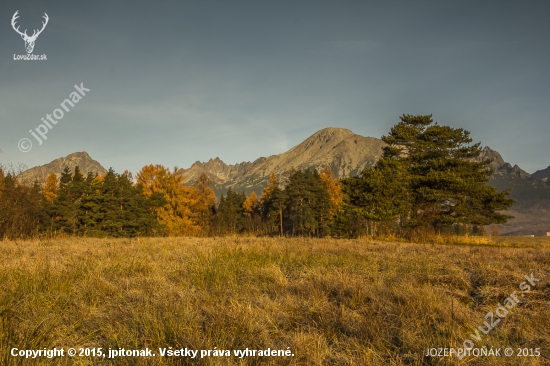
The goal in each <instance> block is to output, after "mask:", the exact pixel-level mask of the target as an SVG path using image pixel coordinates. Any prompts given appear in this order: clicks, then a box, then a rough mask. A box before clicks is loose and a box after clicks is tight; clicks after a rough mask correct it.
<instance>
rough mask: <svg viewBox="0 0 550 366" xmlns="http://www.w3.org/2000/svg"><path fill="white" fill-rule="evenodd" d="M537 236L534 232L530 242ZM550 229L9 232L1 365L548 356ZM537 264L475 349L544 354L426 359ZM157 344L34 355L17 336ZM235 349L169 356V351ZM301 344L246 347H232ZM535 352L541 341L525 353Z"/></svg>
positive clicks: (509, 361) (464, 332)
mask: <svg viewBox="0 0 550 366" xmlns="http://www.w3.org/2000/svg"><path fill="white" fill-rule="evenodd" d="M531 239H533V240H531ZM549 239H550V238H548V239H547V238H517V240H514V238H499V239H498V240H495V241H489V242H486V243H479V244H468V243H457V244H456V245H453V244H449V243H442V244H412V243H395V242H386V241H373V240H336V239H308V238H291V239H284V238H283V239H280V238H144V239H141V238H140V239H91V238H67V239H52V240H45V241H44V240H42V241H39V240H35V241H17V242H15V241H4V242H0V258H1V259H2V260H1V262H0V364H1V365H6V366H9V365H330V366H332V365H462V364H463V365H548V364H550V330H549V329H550V308H549V306H550V285H549V280H550V240H549ZM531 273H533V274H534V276H535V277H536V278H538V279H540V282H537V283H536V285H535V286H532V288H531V290H530V291H529V292H528V293H525V294H524V295H525V296H524V297H520V300H521V301H520V302H519V303H518V304H517V305H516V306H515V307H514V308H513V309H511V310H510V311H509V312H508V313H507V314H506V316H504V317H503V318H502V319H500V322H499V323H498V324H496V325H495V327H494V329H492V330H491V331H489V332H488V333H487V334H484V333H479V334H480V340H477V341H476V342H475V347H482V346H486V347H487V348H488V349H490V348H491V347H493V349H497V348H500V349H502V351H501V352H503V351H504V348H506V347H511V348H513V349H514V352H515V353H517V349H518V348H520V349H528V350H529V349H533V350H535V349H536V348H539V349H540V356H538V357H537V356H521V357H519V356H516V355H515V353H514V356H512V357H505V356H504V355H502V356H501V357H477V358H472V357H466V358H463V359H459V358H457V357H456V356H453V357H426V356H425V354H426V350H427V349H432V348H448V347H457V348H458V347H460V346H461V345H462V344H463V342H464V341H465V340H466V339H472V337H471V334H473V333H474V332H475V329H476V328H478V327H479V326H482V325H483V324H484V322H485V321H486V318H485V316H486V314H487V313H488V312H490V311H494V310H495V309H497V307H498V304H499V303H502V302H503V301H504V299H506V298H507V297H509V296H510V294H512V293H514V292H517V293H518V294H517V296H518V297H519V296H520V295H519V294H520V293H521V291H520V289H519V286H520V284H521V283H523V282H525V281H526V278H525V277H524V276H525V275H530V274H531ZM54 347H57V348H59V347H64V348H65V350H66V349H67V348H69V347H73V348H75V349H77V350H78V349H79V348H90V349H91V348H93V349H97V348H102V350H103V352H107V350H108V349H109V348H110V349H119V348H125V349H146V348H149V349H151V350H153V352H154V353H155V354H156V356H155V357H119V358H115V359H108V358H103V357H97V356H95V357H94V356H92V355H90V356H75V357H58V358H51V359H50V358H47V357H39V358H35V359H32V358H22V357H19V356H12V355H11V352H12V349H13V348H17V349H20V350H25V349H34V350H38V349H44V348H46V349H51V348H54ZM169 347H172V349H174V350H175V349H182V348H183V349H185V348H187V349H192V350H218V351H219V350H228V351H230V352H231V356H225V355H224V356H210V357H203V358H201V357H200V354H199V355H198V356H197V357H196V358H194V359H192V358H190V357H179V356H178V357H161V356H160V355H159V350H158V349H159V348H169ZM246 348H248V349H250V350H267V348H270V349H271V350H287V349H289V350H290V351H291V352H292V354H293V356H279V357H272V356H270V357H263V356H258V355H256V356H249V357H243V358H239V357H236V356H234V355H233V351H234V350H244V349H246ZM528 353H529V352H528Z"/></svg>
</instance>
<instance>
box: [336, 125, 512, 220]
mask: <svg viewBox="0 0 550 366" xmlns="http://www.w3.org/2000/svg"><path fill="white" fill-rule="evenodd" d="M400 120H401V121H400V122H399V123H398V124H396V125H395V126H393V127H392V129H391V131H390V133H389V134H388V135H387V136H383V137H382V140H383V141H384V142H386V144H387V146H386V147H385V148H384V153H383V156H382V158H381V159H380V160H379V161H378V163H377V164H376V165H375V167H374V168H373V169H368V170H366V171H364V172H363V173H362V175H361V176H360V177H358V178H355V179H348V180H346V186H347V187H346V190H347V192H348V194H349V195H350V201H351V203H352V204H353V205H354V206H355V207H357V208H359V209H360V212H361V213H362V214H363V215H365V217H367V218H370V219H373V220H380V221H383V220H398V221H399V223H400V224H401V225H402V226H407V227H413V228H426V229H427V228H431V229H436V230H438V229H441V228H442V227H444V226H454V225H461V224H473V225H488V224H492V223H504V222H506V221H507V220H508V218H509V216H507V215H505V214H502V213H500V212H499V211H502V210H506V209H508V208H510V207H511V206H512V204H513V203H514V201H513V200H512V199H510V198H508V197H507V196H508V194H509V193H510V192H509V191H504V192H498V191H497V190H496V189H495V188H493V187H490V186H488V185H487V184H486V183H487V182H488V181H489V179H490V177H491V174H492V171H491V169H490V168H489V164H490V161H483V162H478V161H476V160H475V158H477V157H478V156H479V155H480V154H481V148H480V143H475V144H472V139H471V138H470V133H469V132H468V131H465V130H464V129H462V128H452V127H449V126H441V125H439V124H438V123H437V122H435V123H434V121H433V119H432V116H431V115H427V116H413V115H403V116H402V117H400Z"/></svg>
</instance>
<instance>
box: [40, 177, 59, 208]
mask: <svg viewBox="0 0 550 366" xmlns="http://www.w3.org/2000/svg"><path fill="white" fill-rule="evenodd" d="M57 189H58V184H57V175H56V174H55V173H53V172H52V173H50V174H49V175H48V177H47V178H46V184H45V185H44V188H42V195H43V196H44V198H45V199H46V201H48V202H53V201H54V200H55V199H56V198H57Z"/></svg>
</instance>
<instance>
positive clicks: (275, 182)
mask: <svg viewBox="0 0 550 366" xmlns="http://www.w3.org/2000/svg"><path fill="white" fill-rule="evenodd" d="M278 187H279V178H277V175H275V173H274V172H271V174H270V175H269V180H268V181H267V187H265V188H264V191H263V192H262V195H261V196H260V203H261V204H262V205H265V204H266V203H267V202H268V201H269V200H270V199H271V197H272V196H273V193H274V192H275V190H276V189H277V188H278Z"/></svg>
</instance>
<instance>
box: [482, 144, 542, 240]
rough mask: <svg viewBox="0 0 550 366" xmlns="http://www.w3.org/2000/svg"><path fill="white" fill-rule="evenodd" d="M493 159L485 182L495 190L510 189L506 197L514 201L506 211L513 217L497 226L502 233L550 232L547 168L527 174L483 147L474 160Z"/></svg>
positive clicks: (532, 233) (534, 233) (527, 233)
mask: <svg viewBox="0 0 550 366" xmlns="http://www.w3.org/2000/svg"><path fill="white" fill-rule="evenodd" d="M487 159H491V160H493V161H492V162H491V164H490V167H491V168H493V169H494V170H495V173H494V174H493V176H492V177H491V180H490V181H489V182H488V184H489V185H490V186H493V187H495V188H497V189H498V190H499V191H502V190H505V189H508V188H511V189H512V193H511V194H510V197H512V198H513V199H515V200H516V203H515V204H514V206H513V207H512V208H511V209H510V210H509V211H507V212H506V213H507V214H509V215H512V216H514V218H513V219H512V220H509V221H508V222H507V223H506V224H503V225H499V230H500V232H501V234H502V235H537V236H539V235H546V232H547V231H550V211H549V210H548V207H550V186H549V185H548V184H547V183H548V176H549V175H550V167H548V168H546V169H545V170H539V171H537V172H535V173H533V174H529V173H527V172H525V171H524V170H522V169H521V168H520V167H519V166H517V165H514V166H512V165H511V164H509V163H506V162H504V159H502V156H500V154H499V153H498V152H496V151H494V150H492V149H490V148H489V147H485V148H484V149H483V151H482V153H481V155H480V157H479V158H478V160H487Z"/></svg>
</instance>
